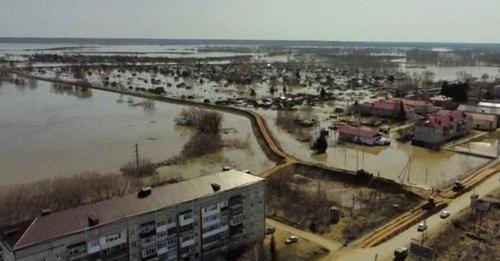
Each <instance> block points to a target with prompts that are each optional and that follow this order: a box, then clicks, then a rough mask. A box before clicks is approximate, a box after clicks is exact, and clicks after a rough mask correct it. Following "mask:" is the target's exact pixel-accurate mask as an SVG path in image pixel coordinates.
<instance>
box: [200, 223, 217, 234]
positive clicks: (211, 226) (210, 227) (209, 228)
mask: <svg viewBox="0 0 500 261" xmlns="http://www.w3.org/2000/svg"><path fill="white" fill-rule="evenodd" d="M218 228H220V224H219V223H217V224H213V225H210V226H208V227H204V228H203V233H206V232H209V231H212V230H215V229H218Z"/></svg>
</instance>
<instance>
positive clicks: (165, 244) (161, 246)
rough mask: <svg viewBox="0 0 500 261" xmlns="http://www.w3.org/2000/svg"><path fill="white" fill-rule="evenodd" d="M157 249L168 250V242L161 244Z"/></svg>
mask: <svg viewBox="0 0 500 261" xmlns="http://www.w3.org/2000/svg"><path fill="white" fill-rule="evenodd" d="M156 247H157V249H161V248H166V247H167V242H161V243H160V244H158V245H157V246H156Z"/></svg>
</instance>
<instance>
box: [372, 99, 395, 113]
mask: <svg viewBox="0 0 500 261" xmlns="http://www.w3.org/2000/svg"><path fill="white" fill-rule="evenodd" d="M363 106H364V107H367V108H373V109H378V110H389V111H395V110H397V109H399V103H398V102H396V101H390V100H381V101H375V102H372V103H365V104H363Z"/></svg>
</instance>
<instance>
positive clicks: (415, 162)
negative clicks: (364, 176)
mask: <svg viewBox="0 0 500 261" xmlns="http://www.w3.org/2000/svg"><path fill="white" fill-rule="evenodd" d="M258 111H259V113H261V114H262V115H263V116H264V117H265V118H266V120H267V121H268V126H269V128H270V129H271V131H272V133H273V135H274V137H276V139H277V140H278V142H279V143H280V145H281V147H282V148H283V149H284V150H285V151H286V152H288V153H290V154H292V155H293V156H295V157H298V158H300V159H303V160H306V161H311V162H317V163H321V164H324V165H326V166H331V167H339V168H346V169H351V170H356V169H365V170H367V171H369V172H371V173H373V174H374V175H380V176H381V177H385V178H388V179H392V180H395V181H398V182H403V183H409V184H417V185H421V186H427V187H441V186H445V185H448V184H450V183H451V182H453V181H454V180H456V179H457V178H459V177H462V176H464V175H467V173H469V172H470V171H472V170H474V169H478V168H480V167H481V166H484V165H485V164H487V163H488V162H489V161H490V160H489V159H485V158H480V157H475V156H467V155H464V154H459V153H456V152H450V151H439V152H438V151H433V150H429V149H426V148H422V147H418V146H412V145H411V144H408V143H400V142H397V141H392V142H391V145H389V146H375V147H368V146H358V145H354V144H351V143H344V144H336V138H337V136H338V135H337V134H336V132H331V133H330V137H329V139H328V144H329V148H328V150H327V153H326V154H322V155H313V153H312V150H311V149H310V145H311V144H310V143H307V142H300V141H298V140H296V139H295V138H294V137H293V136H292V135H291V134H289V133H288V132H286V131H284V130H282V129H280V128H279V127H277V126H276V123H275V120H274V119H275V117H276V115H275V114H276V111H271V110H262V109H261V110H258Z"/></svg>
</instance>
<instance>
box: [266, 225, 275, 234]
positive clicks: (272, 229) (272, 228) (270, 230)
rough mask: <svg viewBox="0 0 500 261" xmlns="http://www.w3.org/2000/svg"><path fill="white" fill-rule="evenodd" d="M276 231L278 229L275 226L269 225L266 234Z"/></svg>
mask: <svg viewBox="0 0 500 261" xmlns="http://www.w3.org/2000/svg"><path fill="white" fill-rule="evenodd" d="M274 231H276V229H275V228H274V227H268V228H266V235H271V234H274Z"/></svg>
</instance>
